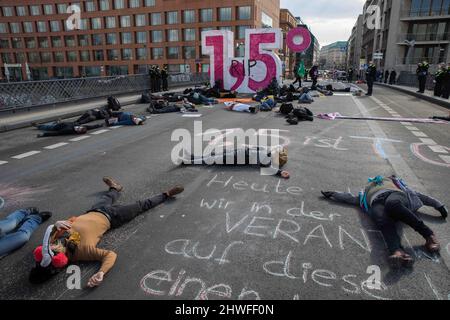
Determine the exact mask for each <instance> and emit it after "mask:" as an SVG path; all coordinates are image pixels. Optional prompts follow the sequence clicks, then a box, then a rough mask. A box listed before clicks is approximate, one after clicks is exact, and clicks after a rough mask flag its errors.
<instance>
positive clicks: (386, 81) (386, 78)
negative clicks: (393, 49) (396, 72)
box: [384, 70, 389, 83]
mask: <svg viewBox="0 0 450 320" xmlns="http://www.w3.org/2000/svg"><path fill="white" fill-rule="evenodd" d="M388 80H389V70H386V72H385V73H384V83H388Z"/></svg>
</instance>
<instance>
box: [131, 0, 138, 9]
mask: <svg viewBox="0 0 450 320" xmlns="http://www.w3.org/2000/svg"><path fill="white" fill-rule="evenodd" d="M140 6H141V0H130V8H139V7H140Z"/></svg>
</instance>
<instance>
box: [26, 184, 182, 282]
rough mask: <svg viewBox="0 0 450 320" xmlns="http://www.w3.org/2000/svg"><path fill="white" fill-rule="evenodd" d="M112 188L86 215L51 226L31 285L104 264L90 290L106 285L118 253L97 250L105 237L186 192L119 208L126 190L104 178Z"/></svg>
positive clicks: (176, 189) (173, 192)
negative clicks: (80, 265) (81, 266)
mask: <svg viewBox="0 0 450 320" xmlns="http://www.w3.org/2000/svg"><path fill="white" fill-rule="evenodd" d="M103 181H104V182H105V184H106V185H107V186H108V187H109V191H108V192H106V193H105V194H104V195H103V196H102V197H101V199H100V200H99V201H98V202H97V203H96V204H95V205H94V206H92V208H91V209H90V210H89V211H88V212H87V213H85V214H82V215H80V216H78V217H72V218H70V219H68V220H65V221H57V222H56V223H55V224H54V225H52V226H49V228H48V229H47V232H46V236H45V237H44V241H43V244H42V246H39V247H37V248H36V249H35V250H34V258H35V260H36V266H35V267H34V268H33V269H32V270H31V273H30V282H32V283H42V282H44V281H46V280H48V279H49V278H50V277H51V276H52V275H53V274H55V273H57V272H59V271H61V270H62V269H63V268H64V267H66V266H67V265H68V264H69V263H74V262H79V261H86V262H88V261H100V262H101V266H100V269H99V271H98V272H97V273H96V274H94V275H93V276H92V277H91V278H90V279H89V281H88V284H87V285H88V286H89V287H95V286H98V285H99V284H101V283H102V281H103V277H104V275H105V274H106V273H108V271H109V270H110V269H111V268H112V267H113V265H114V263H115V261H116V257H117V255H116V253H115V252H113V251H111V250H104V249H100V248H97V244H98V243H99V241H100V239H101V238H102V236H103V234H105V232H107V231H108V230H110V229H114V228H119V227H120V226H122V225H124V224H126V223H127V222H130V221H131V220H133V219H134V218H135V217H137V216H138V215H140V214H142V213H144V212H146V211H148V210H150V209H152V208H154V207H156V206H157V205H159V204H161V203H163V202H164V201H166V200H167V199H169V198H173V197H174V196H175V195H177V194H179V193H181V192H183V191H184V188H183V187H180V186H176V187H174V188H172V189H170V190H169V191H167V192H164V193H162V194H159V195H156V196H153V197H151V198H149V199H146V200H143V201H138V202H136V203H135V204H129V205H117V204H115V202H116V201H117V199H118V198H119V196H120V192H121V191H122V190H123V187H122V186H121V185H120V184H119V183H117V182H116V181H114V180H113V179H111V178H107V177H105V178H103Z"/></svg>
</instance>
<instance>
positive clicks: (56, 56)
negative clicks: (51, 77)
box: [53, 51, 64, 62]
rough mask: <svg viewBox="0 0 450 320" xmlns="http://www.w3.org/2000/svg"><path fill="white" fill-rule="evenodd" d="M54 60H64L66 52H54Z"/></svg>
mask: <svg viewBox="0 0 450 320" xmlns="http://www.w3.org/2000/svg"><path fill="white" fill-rule="evenodd" d="M53 60H54V61H55V62H64V53H63V52H60V51H58V52H53Z"/></svg>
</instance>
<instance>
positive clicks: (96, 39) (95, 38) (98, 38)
mask: <svg viewBox="0 0 450 320" xmlns="http://www.w3.org/2000/svg"><path fill="white" fill-rule="evenodd" d="M92 45H93V46H101V45H103V34H102V33H97V34H93V35H92Z"/></svg>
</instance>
